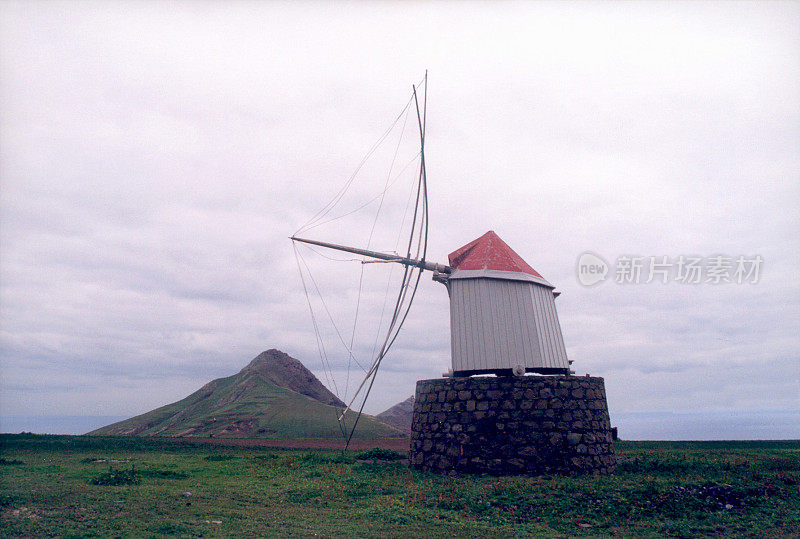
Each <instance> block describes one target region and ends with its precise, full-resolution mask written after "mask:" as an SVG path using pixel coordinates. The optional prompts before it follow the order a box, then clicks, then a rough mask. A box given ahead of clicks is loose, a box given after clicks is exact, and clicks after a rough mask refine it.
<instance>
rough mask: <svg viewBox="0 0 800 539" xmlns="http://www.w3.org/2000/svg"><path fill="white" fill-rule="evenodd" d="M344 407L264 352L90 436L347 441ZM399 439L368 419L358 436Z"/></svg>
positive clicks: (301, 371)
mask: <svg viewBox="0 0 800 539" xmlns="http://www.w3.org/2000/svg"><path fill="white" fill-rule="evenodd" d="M343 408H344V404H343V403H342V402H341V401H340V400H339V399H338V398H337V397H336V396H335V395H333V394H332V393H331V392H330V391H328V389H327V388H325V386H324V385H322V383H321V382H320V381H319V380H318V379H317V378H316V377H315V376H314V375H313V374H312V373H311V371H309V370H308V369H306V368H305V367H304V366H303V364H302V363H300V361H298V360H296V359H294V358H292V357H290V356H289V355H287V354H285V353H283V352H281V351H279V350H274V349H273V350H268V351H266V352H262V353H261V354H259V355H258V357H256V358H255V359H253V361H251V362H250V364H249V365H247V366H246V367H245V368H244V369H242V370H241V371H240V372H239V373H238V374H235V375H233V376H228V377H226V378H218V379H216V380H213V381H212V382H209V383H208V384H206V385H205V386H203V387H202V388H200V389H199V390H197V391H195V392H194V393H192V394H191V395H189V396H188V397H186V398H185V399H182V400H180V401H178V402H174V403H172V404H168V405H166V406H162V407H161V408H157V409H155V410H152V411H150V412H147V413H144V414H142V415H138V416H136V417H132V418H130V419H126V420H124V421H120V422H118V423H113V424H111V425H108V426H105V427H102V428H99V429H97V430H94V431H92V432H90V433H89V434H116V435H138V436H193V437H211V436H213V437H218V438H283V439H302V438H341V436H342V434H341V430H340V427H339V423H338V421H337V418H338V416H339V415H340V414H341V410H342V409H343ZM350 418H351V419H350V421H352V418H355V414H353V415H351V416H350ZM349 424H350V423H349V422H348V425H349ZM399 436H403V433H401V432H400V431H399V430H397V429H395V428H393V427H391V426H389V425H386V424H384V423H381V422H380V421H378V420H377V419H375V418H374V417H372V416H368V415H363V416H362V417H361V419H360V420H359V423H358V428H357V429H356V432H355V434H354V436H353V437H354V438H357V439H377V438H390V437H399Z"/></svg>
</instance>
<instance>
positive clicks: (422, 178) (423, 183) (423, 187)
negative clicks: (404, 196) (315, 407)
mask: <svg viewBox="0 0 800 539" xmlns="http://www.w3.org/2000/svg"><path fill="white" fill-rule="evenodd" d="M427 88H428V76H427V72H426V73H425V94H426V95H425V101H424V107H425V108H426V109H427V101H428V98H427ZM414 102H415V104H416V110H417V119H418V122H419V128H420V154H421V156H420V173H419V183H418V187H417V201H416V203H415V205H414V217H413V219H412V224H411V234H410V237H409V240H408V255H407V258H410V256H411V245H412V243H413V241H414V229H415V226H416V222H417V211H418V210H419V201H420V192H421V191H422V194H423V200H422V206H423V215H422V222H421V223H420V230H419V233H420V237H419V240H418V241H417V255H419V251H420V246H421V245H420V244H422V243H424V245H423V246H422V253H423V254H422V260H421V262H423V263H424V260H425V255H426V254H427V250H428V207H427V175H426V172H425V125H424V123H423V122H422V119H421V118H420V113H419V101H418V99H417V89H416V87H414ZM423 116H424V117H425V118H426V120H427V111H424V112H423ZM423 229H424V241H423ZM408 269H409V268H408V266H406V271H405V272H404V274H403V289H402V290H403V291H402V292H401V295H400V299H399V300H398V303H397V304H396V305H395V312H394V315H393V317H392V323H391V324H390V326H389V328H390V329H389V333H388V334H387V341H388V344H387V343H386V342H384V345H383V346H382V347H381V352H380V353H379V354H378V357H377V358H376V360H375V363H374V365H373V367H372V368H371V369H370V371H371V373H372V378H371V380H370V383H369V386H368V387H367V391H366V393H365V394H364V399H363V400H362V402H361V406H360V408H359V411H358V415H357V416H356V419H355V421H354V422H353V428H352V429H351V430H350V436H349V437H348V438H347V443H346V444H345V449H347V448H348V447H349V446H350V440H351V439H352V437H353V433H355V430H356V426H357V425H358V421H359V419H360V418H361V414H362V412H363V410H364V405H365V404H366V402H367V398H368V397H369V394H370V392H371V391H372V386H373V384H374V383H375V378H376V377H377V374H378V368H379V367H380V364H381V362H382V360H383V358H384V357H385V355H386V353H387V352H388V351H389V349H390V348H391V346H392V345H393V344H394V342H395V340H396V339H397V337H398V335H399V334H400V329H402V327H403V323H404V322H405V320H406V318H407V317H408V313H409V312H410V310H411V305H412V304H413V302H414V297H415V296H416V294H417V289H418V288H419V281H420V278H421V277H422V271H423V269H422V266H420V267H419V268H418V272H417V279H416V281H415V283H414V289H413V291H412V292H411V298H410V299H409V301H408V305H407V306H406V309H405V312H404V313H403V317H402V319H401V320H400V324H399V325H398V326H397V330H396V331H395V332H394V336H393V337H391V340H390V341H389V338H390V336H391V334H392V329H393V327H394V324H395V322H396V320H397V314H398V312H399V309H400V308H401V304H402V302H403V301H404V300H405V296H406V294H407V292H408V288H407V286H406V282H407V281H406V277H407V276H408V275H409V271H408ZM411 273H412V275H413V270H412V272H411ZM367 376H368V377H369V373H368V374H367ZM364 382H366V380H364ZM364 382H362V384H361V386H360V387H359V390H358V391H360V389H361V387H363V385H364ZM358 391H357V392H356V395H357V394H358ZM354 399H355V396H354ZM351 404H352V402H351ZM348 408H349V406H348ZM346 412H347V408H345V410H344V412H342V417H344V414H345V413H346Z"/></svg>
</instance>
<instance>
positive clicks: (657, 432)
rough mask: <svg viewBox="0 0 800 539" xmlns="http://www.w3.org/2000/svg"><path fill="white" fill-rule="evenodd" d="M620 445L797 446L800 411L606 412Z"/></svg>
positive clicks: (42, 429)
mask: <svg viewBox="0 0 800 539" xmlns="http://www.w3.org/2000/svg"><path fill="white" fill-rule="evenodd" d="M123 419H127V417H125V416H25V415H16V416H3V415H0V432H3V433H20V432H33V433H36V434H85V433H87V432H89V431H92V430H94V429H98V428H100V427H104V426H106V425H109V424H111V423H115V422H117V421H122V420H123ZM611 424H612V425H613V426H615V427H617V429H618V432H619V437H620V438H621V439H623V440H798V439H800V409H797V410H744V411H725V412H716V411H715V412H696V413H690V412H614V411H612V412H611Z"/></svg>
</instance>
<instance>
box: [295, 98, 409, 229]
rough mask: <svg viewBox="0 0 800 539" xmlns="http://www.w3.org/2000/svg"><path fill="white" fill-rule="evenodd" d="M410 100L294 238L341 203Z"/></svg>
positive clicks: (407, 106)
mask: <svg viewBox="0 0 800 539" xmlns="http://www.w3.org/2000/svg"><path fill="white" fill-rule="evenodd" d="M412 100H413V98H409V100H408V103H406V105H405V107H403V110H402V111H400V114H398V115H397V117H396V118H395V119H394V121H393V122H392V124H391V125H390V126H389V128H387V129H386V131H384V133H383V134H382V135H381V136H380V137H379V138H378V140H377V141H376V142H375V143H374V144H373V145H372V147H371V148H370V149H369V151H367V154H366V155H365V156H364V157H363V158H362V159H361V162H360V163H359V164H358V166H357V167H356V170H355V171H354V172H353V173H352V174H351V175H350V177H349V178H348V180H347V181H346V182H345V184H344V186H343V187H342V188H341V189H339V191H338V192H337V193H336V195H334V197H333V198H332V199H331V200H330V201H329V202H328V203H327V204H325V206H323V208H322V209H321V210H320V211H318V212H317V213H316V214H314V216H313V217H312V218H311V219H310V220H309V221H308V222H307V223H306V224H305V225H303V226H301V227H300V228H299V229H297V231H296V232H295V233H294V235H295V236H296V235H297V234H299V233H300V232H302V231H304V230H307V229H308V227H309V226H310V225H312V224H314V222H315V221H317V220H319V219H322V218H323V217H325V216H326V215H327V214H328V213H329V212H330V211H331V210H333V208H335V207H336V205H337V204H338V203H339V201H341V199H342V197H344V195H345V193H346V192H347V190H348V189H350V186H351V185H352V184H353V181H355V178H356V176H357V175H358V173H359V171H360V170H361V168H362V167H363V166H364V164H365V163H366V162H367V160H368V159H369V158H370V157H371V156H372V154H373V153H374V152H375V150H376V149H377V148H378V147H379V146H380V145H381V144H382V143H383V141H384V140H385V139H386V137H388V136H389V133H391V132H392V130H394V127H395V126H396V125H397V122H398V121H400V118H401V117H402V116H403V114H405V113H406V110H407V109H408V108H409V107H410V106H411V102H412Z"/></svg>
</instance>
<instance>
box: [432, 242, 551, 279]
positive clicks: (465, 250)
mask: <svg viewBox="0 0 800 539" xmlns="http://www.w3.org/2000/svg"><path fill="white" fill-rule="evenodd" d="M447 258H448V260H449V261H450V267H451V268H453V269H454V270H460V271H465V270H495V271H509V272H514V273H527V274H528V275H533V276H534V277H538V278H539V279H542V280H544V277H542V276H541V275H539V273H538V272H537V271H536V270H535V269H533V268H532V267H530V266H529V265H528V263H527V262H525V261H524V260H522V257H521V256H519V255H518V254H517V253H515V252H514V250H513V249H512V248H511V247H509V246H508V245H507V244H506V242H504V241H503V240H501V239H500V236H498V235H497V234H495V233H494V231H492V230H490V231H489V232H487V233H486V234H484V235H483V236H481V237H480V238H478V239H476V240H473V241H471V242H469V243H468V244H466V245H465V246H464V247H462V248H460V249H457V250H455V251H453V252H452V253H450V255H448V257H447Z"/></svg>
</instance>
